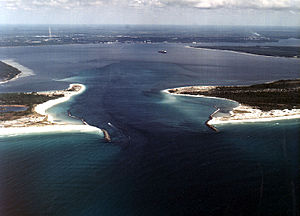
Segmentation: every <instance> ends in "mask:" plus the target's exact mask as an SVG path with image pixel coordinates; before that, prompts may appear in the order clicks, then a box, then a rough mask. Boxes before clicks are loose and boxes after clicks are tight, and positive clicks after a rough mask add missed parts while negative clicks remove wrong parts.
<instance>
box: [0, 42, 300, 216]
mask: <svg viewBox="0 0 300 216" xmlns="http://www.w3.org/2000/svg"><path fill="white" fill-rule="evenodd" d="M160 49H167V50H168V54H166V55H162V54H159V53H157V50H160ZM0 59H11V60H14V61H15V62H18V63H20V64H22V65H24V66H25V67H27V68H29V69H31V70H32V71H33V72H34V75H32V76H27V77H23V78H20V79H18V80H16V81H14V82H8V83H6V84H3V85H1V86H0V92H15V91H40V90H54V89H63V88H66V87H67V86H68V85H69V84H70V83H82V84H84V85H86V87H87V90H86V91H85V92H84V93H83V94H81V95H78V96H76V97H75V98H73V99H72V100H71V101H69V102H67V103H64V104H60V105H58V106H55V107H53V108H51V109H50V110H49V111H50V112H51V113H52V114H53V115H55V117H56V118H57V119H62V120H64V121H73V120H72V119H69V118H68V116H67V110H70V111H71V112H72V114H73V115H76V116H78V117H83V118H84V119H85V120H86V121H87V122H88V123H89V124H91V125H95V126H97V127H100V128H104V129H106V130H107V131H109V133H110V134H111V137H112V142H111V143H106V142H105V140H104V139H103V137H101V136H97V135H95V134H84V133H72V132H70V133H58V134H51V133H50V134H40V135H34V136H33V135H24V136H11V137H3V136H0V215H5V216H6V215H9V216H10V215H66V216H67V215H72V216H73V215H84V216H86V215H101V216H102V215H103V216H104V215H105V216H106V215H297V214H299V204H298V201H299V143H300V142H299V123H300V121H299V120H288V121H287V120H286V121H274V122H267V123H262V122H261V123H248V124H246V123H245V124H230V125H222V126H219V129H220V132H219V133H215V132H214V131H212V130H211V129H209V128H207V127H206V126H205V124H204V122H205V121H206V120H207V118H208V116H209V115H210V114H211V113H212V112H214V110H215V109H216V107H217V108H222V109H223V110H224V111H226V110H229V109H230V108H232V107H234V106H236V105H237V104H236V103H234V102H230V101H226V100H219V99H208V98H191V97H181V96H172V95H167V94H164V93H163V92H162V90H163V89H166V88H170V87H178V86H186V85H244V84H252V83H261V82H265V81H271V80H278V79H289V78H298V77H299V68H300V61H299V60H298V59H288V58H276V57H262V56H249V55H243V54H236V53H227V52H220V51H213V50H196V49H190V48H186V47H185V46H184V45H180V44H110V45H66V46H42V47H14V48H0Z"/></svg>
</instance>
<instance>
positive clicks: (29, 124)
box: [0, 84, 103, 136]
mask: <svg viewBox="0 0 300 216" xmlns="http://www.w3.org/2000/svg"><path fill="white" fill-rule="evenodd" d="M85 89H86V87H85V86H84V85H82V84H71V85H70V86H69V88H68V89H66V90H58V91H48V92H37V94H45V95H55V94H63V95H64V96H63V97H60V98H57V99H54V100H49V101H46V102H45V103H42V104H39V105H37V106H36V107H35V109H34V111H35V112H36V114H35V115H31V116H29V117H28V116H24V117H21V118H19V119H16V120H11V121H2V122H0V136H2V135H20V134H32V133H52V132H64V133H65V132H84V133H97V134H101V135H103V132H102V130H101V129H99V128H97V127H94V126H91V125H88V124H69V123H68V124H66V123H64V122H54V121H53V117H52V116H51V115H50V114H49V113H47V110H48V109H49V108H51V107H53V106H55V105H57V104H60V103H63V102H66V101H68V100H70V98H71V97H73V96H75V95H78V94H81V93H82V92H84V91H85Z"/></svg>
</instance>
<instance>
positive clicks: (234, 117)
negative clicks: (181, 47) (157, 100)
mask: <svg viewBox="0 0 300 216" xmlns="http://www.w3.org/2000/svg"><path fill="white" fill-rule="evenodd" d="M187 87H196V86H186V87H179V88H176V89H180V88H187ZM197 87H200V88H202V89H203V90H208V89H212V88H215V87H217V86H197ZM169 90H172V89H165V90H162V92H163V93H166V94H171V95H175V96H186V97H202V98H214V99H221V100H228V101H231V102H235V103H238V104H239V105H238V106H237V107H234V108H233V109H232V110H231V111H230V112H229V115H228V116H222V117H214V115H215V114H216V113H218V111H219V110H218V109H216V110H215V111H214V112H213V113H212V114H211V115H210V117H209V119H208V121H207V122H206V124H207V125H210V126H212V125H219V124H234V123H254V122H269V121H277V120H289V119H297V118H300V109H291V110H289V109H283V110H278V109H274V110H270V111H262V110H260V109H255V108H252V107H250V106H247V105H242V104H240V103H239V102H237V101H234V100H231V99H227V98H219V97H211V96H205V95H190V94H178V93H171V92H169Z"/></svg>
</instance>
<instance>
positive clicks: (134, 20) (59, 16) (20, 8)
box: [0, 0, 300, 26]
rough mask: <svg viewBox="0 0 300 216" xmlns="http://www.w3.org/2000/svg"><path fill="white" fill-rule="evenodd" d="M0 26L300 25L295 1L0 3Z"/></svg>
mask: <svg viewBox="0 0 300 216" xmlns="http://www.w3.org/2000/svg"><path fill="white" fill-rule="evenodd" d="M0 24H162V25H260V26H300V0H0Z"/></svg>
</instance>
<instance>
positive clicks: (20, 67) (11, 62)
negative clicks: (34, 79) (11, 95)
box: [0, 59, 34, 85]
mask: <svg viewBox="0 0 300 216" xmlns="http://www.w3.org/2000/svg"><path fill="white" fill-rule="evenodd" d="M1 61H2V62H3V63H5V64H7V65H10V66H12V67H14V68H16V69H18V70H19V71H21V73H19V74H18V75H17V76H15V77H14V78H12V79H10V80H6V81H2V82H0V85H1V84H4V83H7V82H11V81H14V80H16V79H18V78H20V77H27V76H32V75H34V72H33V71H32V70H31V69H29V68H27V67H25V66H23V65H21V64H19V63H18V62H15V61H14V60H12V59H5V60H1Z"/></svg>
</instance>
